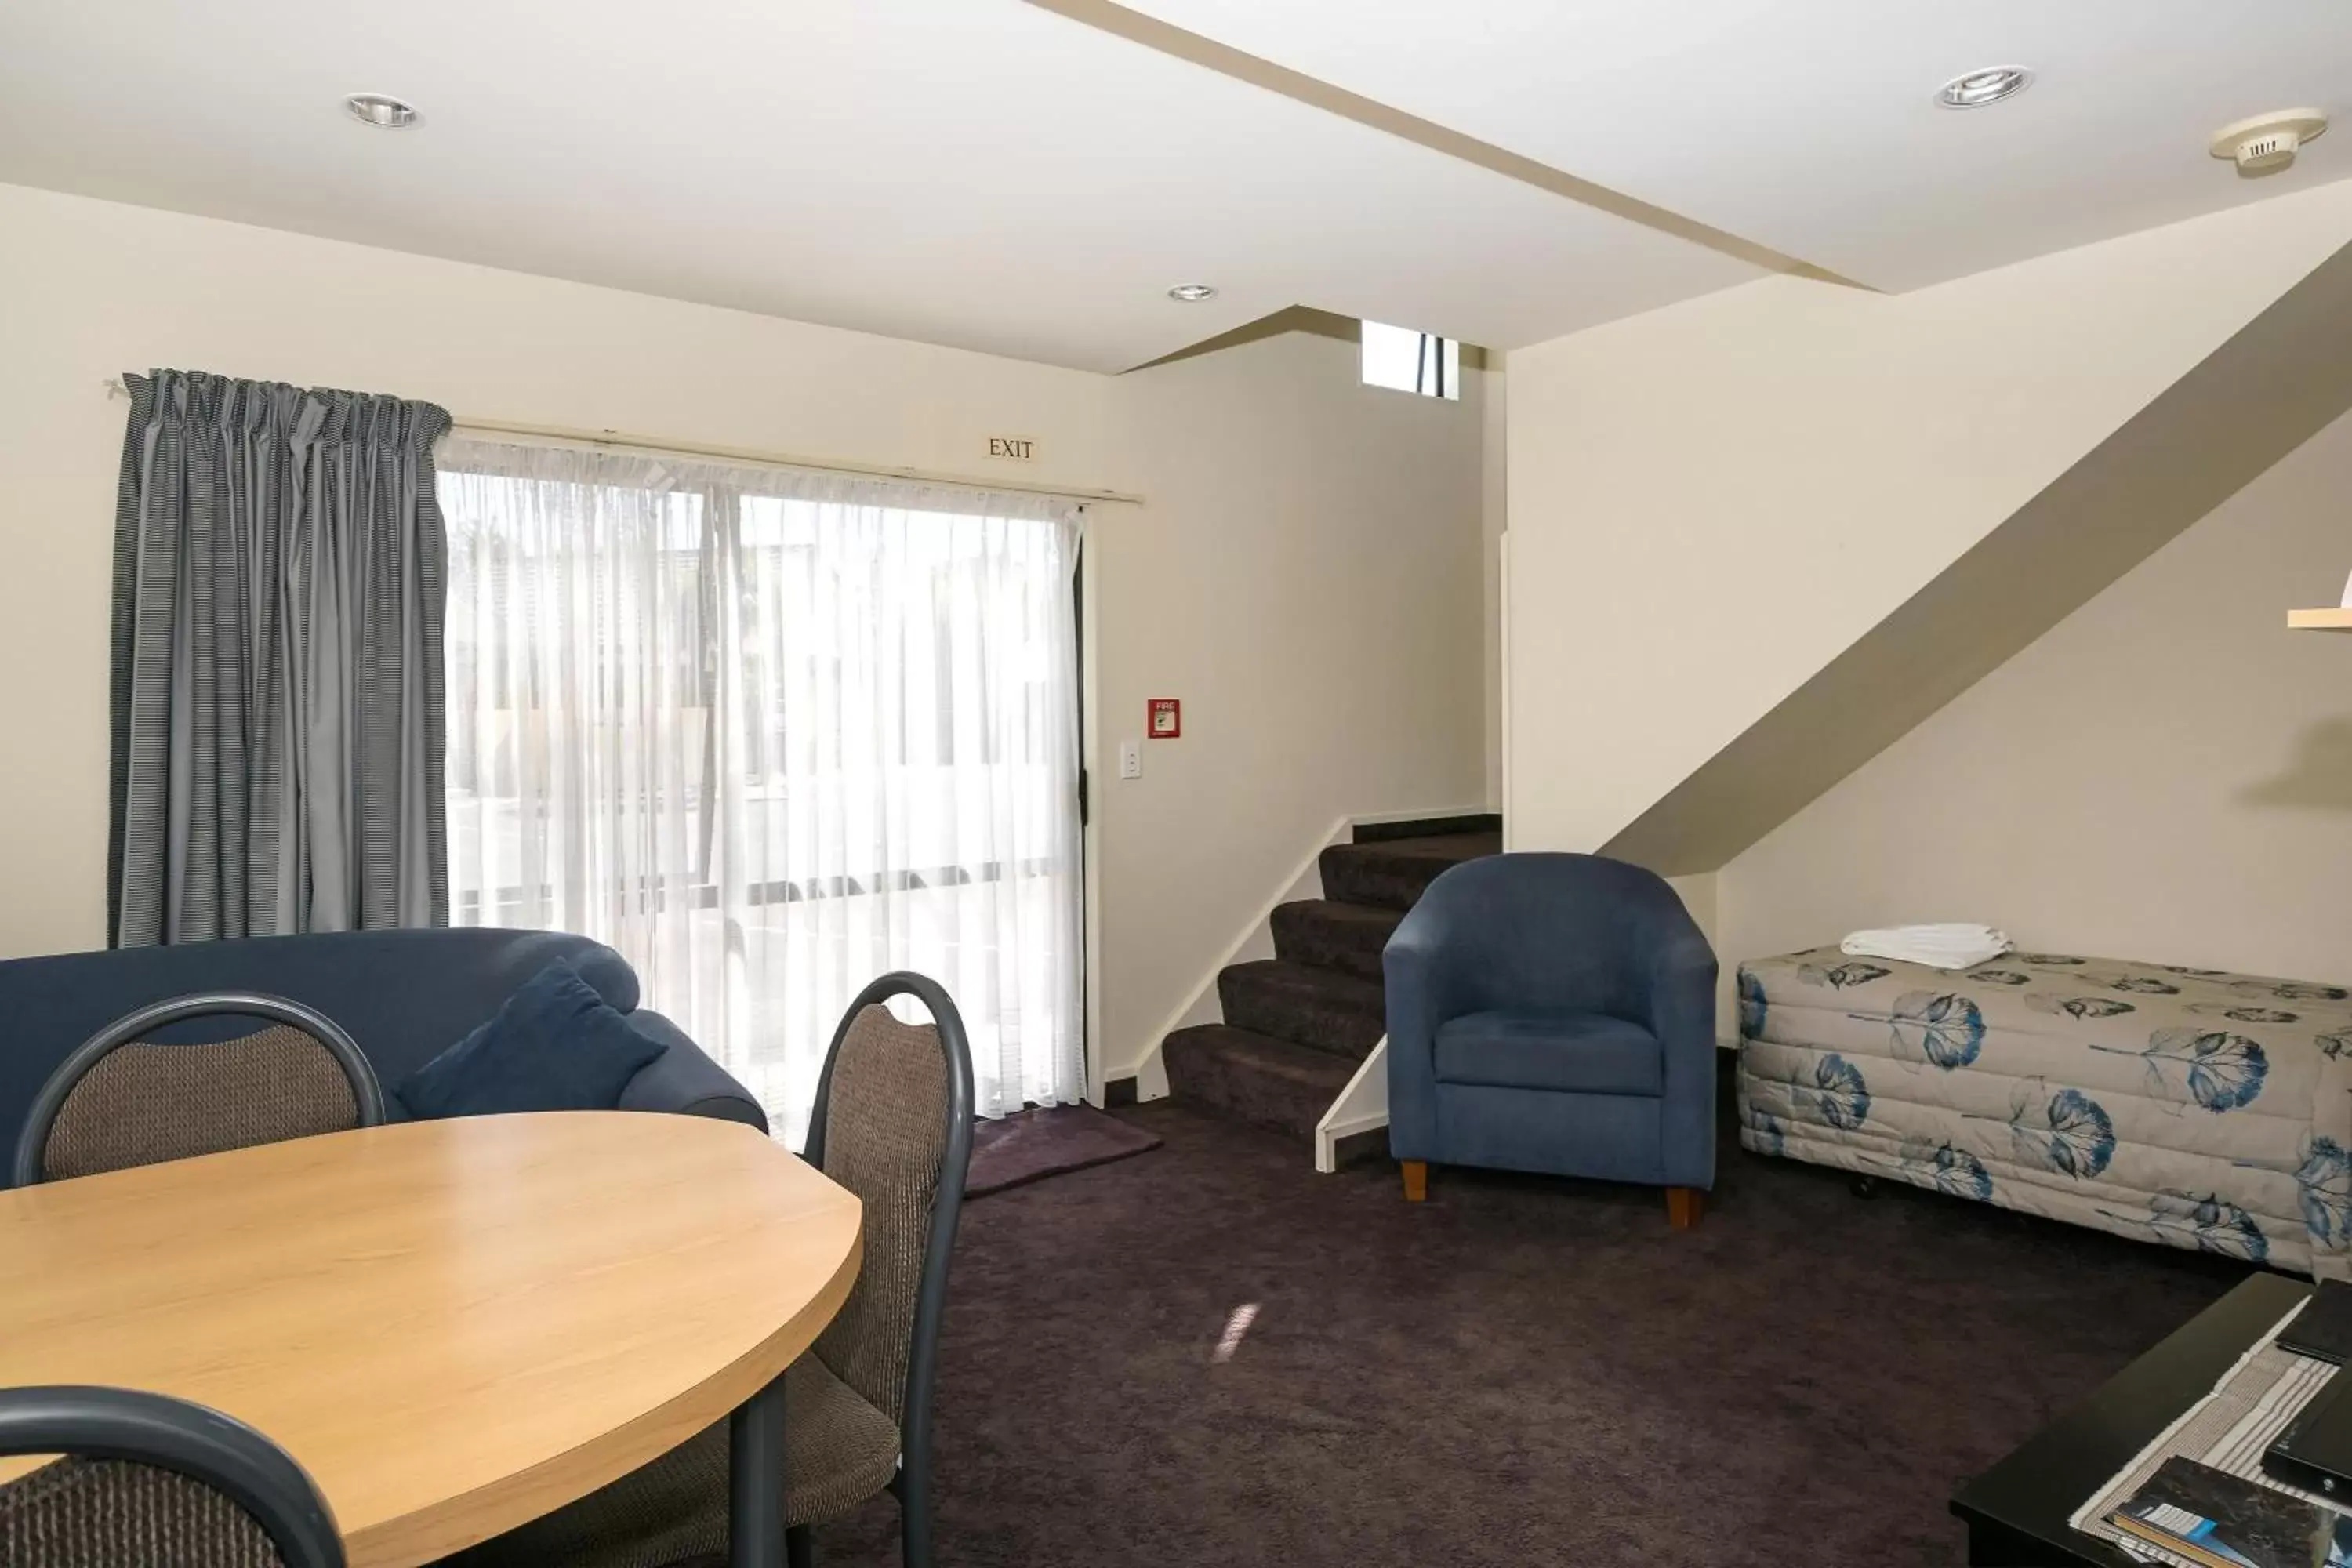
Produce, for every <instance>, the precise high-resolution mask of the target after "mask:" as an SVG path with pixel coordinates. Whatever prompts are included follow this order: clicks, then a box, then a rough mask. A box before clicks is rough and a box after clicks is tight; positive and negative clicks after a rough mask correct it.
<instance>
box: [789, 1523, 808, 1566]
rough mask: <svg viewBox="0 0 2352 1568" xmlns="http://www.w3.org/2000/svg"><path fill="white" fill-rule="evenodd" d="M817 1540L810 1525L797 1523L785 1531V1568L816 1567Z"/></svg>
mask: <svg viewBox="0 0 2352 1568" xmlns="http://www.w3.org/2000/svg"><path fill="white" fill-rule="evenodd" d="M815 1564H816V1542H815V1540H814V1538H813V1537H812V1536H811V1535H810V1534H809V1527H808V1526H807V1525H805V1524H796V1525H794V1526H793V1527H792V1528H791V1529H790V1530H787V1531H784V1568H815Z"/></svg>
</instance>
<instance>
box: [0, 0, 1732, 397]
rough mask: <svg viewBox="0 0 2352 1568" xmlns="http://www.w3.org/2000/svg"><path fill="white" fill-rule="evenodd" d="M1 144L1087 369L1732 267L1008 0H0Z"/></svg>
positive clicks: (1581, 301) (292, 216) (221, 194)
mask: <svg viewBox="0 0 2352 1568" xmlns="http://www.w3.org/2000/svg"><path fill="white" fill-rule="evenodd" d="M357 90H376V91H383V92H390V93H394V94H396V95H399V96H401V97H404V98H406V99H409V100H412V101H413V102H415V104H416V105H417V107H418V108H419V110H421V111H422V114H423V116H424V119H423V121H422V122H421V123H420V124H419V125H418V126H417V127H416V128H415V129H414V130H412V131H405V132H380V131H373V130H370V129H368V128H366V127H364V126H361V125H358V124H356V123H354V122H352V121H349V120H348V119H346V118H345V117H344V116H343V114H342V110H341V98H342V95H343V94H345V93H348V92H352V91H357ZM0 180H8V181H13V182H16V183H19V184H35V185H45V186H52V187H57V188H60V189H66V190H72V191H80V192H87V193H89V194H93V195H101V196H108V197H113V198H118V199H121V200H125V201H131V202H139V203H144V204H148V205H158V206H165V207H173V208H179V209H183V210H186V211H192V212H200V213H206V214H212V215H215V216H223V217H229V218H235V219H239V220H242V221H245V222H249V223H256V224H263V225H268V226H274V227H279V228H289V229H296V230H301V231H305V232H309V233H313V234H320V235H327V236H331V237H339V238H344V239H353V240H360V241H364V242H366V243H369V244H374V245H383V246H389V247H394V248H399V249H404V250H413V251H421V252H425V253H429V254H433V255H437V256H447V257H454V258H460V259H465V260H470V261H478V262H485V263H489V264H492V265H496V266H500V267H509V268H520V269H522V270H525V271H530V272H539V273H546V274H551V275H554V276H558V277H566V278H574V279H583V280H586V281H590V282H596V283H607V284H614V285H618V286H621V287H625V288H630V289H643V290H646V291H648V292H653V293H658V294H667V295H674V296H677V297H681V298H686V299H692V300H706V301H711V302H715V303H722V304H728V305H734V306H740V307H743V308H745V309H750V310H763V311H768V312H772V313H774V314H778V315H785V316H792V317H796V318H800V319H803V320H809V321H826V322H832V323H835V324H838V325H844V326H852V327H858V328H863V329H867V330H871V331H880V332H887V333H891V334H894V335H898V336H903V337H912V338H919V339H925V340H929V341H933V342H950V343H958V344H962V345H966V346H970V347H973V348H981V349H987V350H991V351H993V352H997V353H1009V354H1015V355H1020V356H1023V357H1026V358H1033V359H1040V360H1047V361H1052V362H1056V363H1065V364H1072V365H1080V366H1088V367H1093V368H1098V369H1105V370H1118V369H1124V368H1126V367H1128V366H1130V365H1134V364H1137V363H1142V362H1144V361H1147V360H1150V359H1153V358H1156V357H1158V356H1160V355H1161V354H1164V353H1170V352H1171V351H1173V350H1175V349H1179V348H1181V347H1183V346H1185V345H1187V344H1190V343H1192V342H1198V341H1200V340H1201V339H1203V338H1207V337H1211V336H1213V335H1215V334H1217V333H1220V332H1223V331H1226V330H1228V329H1230V328H1233V327H1235V326H1238V325H1241V324H1243V323H1244V322H1247V321H1252V320H1254V319H1255V318H1257V317H1259V316H1263V315H1266V314H1269V313H1271V312H1273V311H1276V310H1282V309H1284V308H1286V307H1287V306H1290V305H1293V304H1298V303H1307V304H1312V305H1316V306H1318V307H1321V308H1323V309H1326V310H1335V311H1339V312H1343V313H1346V314H1349V315H1369V316H1371V317H1374V318H1375V319H1381V320H1388V319H1395V320H1399V321H1404V322H1409V323H1411V324H1412V325H1414V326H1417V327H1422V328H1424V329H1427V330H1432V331H1444V332H1445V333H1447V334H1449V335H1452V336H1456V337H1461V338H1465V339H1467V340H1468V341H1470V342H1480V343H1492V344H1497V345H1499V344H1505V343H1511V342H1528V341H1531V340H1536V339H1540V338H1544V337H1548V336H1553V335H1557V334H1558V333H1559V332H1563V331H1571V330H1573V329H1575V328H1577V327H1580V326H1583V325H1586V324H1589V323H1591V322H1593V321H1604V320H1607V319H1609V318H1611V317H1612V316H1617V315H1622V314H1624V313H1626V312H1629V311H1633V310H1644V309H1648V308H1650V307H1652V306H1654V305H1658V304H1662V303H1665V302H1667V301H1670V300H1675V299H1679V298H1682V297H1685V296H1686V295H1689V294H1692V293H1695V292H1698V291H1702V290H1705V289H1711V288H1717V287H1720V286H1722V285H1723V284H1725V283H1727V282H1731V281H1736V280H1738V279H1741V278H1744V277H1748V276H1752V275H1753V274H1752V273H1751V272H1750V270H1749V269H1748V268H1745V267H1744V266H1742V265H1740V264H1738V263H1735V262H1731V261H1727V260H1726V259H1725V258H1720V257H1717V256H1714V255H1711V254H1708V253H1706V252H1704V251H1699V250H1696V249H1693V248H1691V247H1688V246H1685V245H1683V244H1681V243H1679V242H1677V241H1675V240H1672V239H1668V238H1665V237H1661V236H1658V235H1655V234H1653V233H1650V232H1649V231H1647V230H1644V229H1642V228H1639V227H1636V226H1632V225H1629V224H1626V223H1624V222H1622V221H1621V220H1619V219H1616V218H1612V217H1609V216H1604V215H1602V214H1600V213H1597V212H1594V211H1592V210H1591V209H1589V208H1585V207H1582V206H1580V205H1577V204H1575V203H1572V202H1568V201H1563V200H1561V199H1560V198H1559V197H1558V196H1556V195H1549V194H1548V193H1546V192H1542V191H1539V190H1537V189H1535V188H1533V187H1531V186H1528V185H1525V184H1520V183H1518V182H1517V181H1513V180H1510V179H1507V178H1505V177H1503V176H1501V175H1498V174H1492V173H1489V172H1488V171H1486V170H1484V169H1481V168H1477V167H1475V166H1472V165H1470V164H1467V163H1462V162H1460V161H1458V160H1455V159H1451V158H1447V157H1444V156H1443V155H1441V154H1438V153H1432V152H1429V151H1427V150H1425V149H1423V148H1421V147H1417V146H1413V145H1412V144H1410V143H1407V142H1401V141H1398V140H1396V139H1394V138H1392V137H1389V136H1386V135H1383V134H1381V133H1380V132H1374V131H1370V130H1367V129H1365V128H1363V127H1361V126H1359V125H1355V124H1352V123H1350V122H1349V121H1344V120H1339V119H1337V118H1334V117H1332V116H1330V115H1328V114H1325V113H1322V112H1320V111H1318V110H1313V109H1309V108H1307V107H1305V106H1304V105H1301V104H1297V103H1294V102H1292V101H1290V100H1286V99H1284V98H1280V97H1277V96H1276V95H1274V94H1271V93H1266V92H1264V91H1261V90H1259V89H1255V88H1251V87H1247V86H1244V85H1243V84H1241V83H1238V82H1234V81H1232V80H1228V79H1225V78H1223V77H1221V76H1218V75H1216V74H1214V73H1213V72H1209V71H1204V70H1202V69H1200V68H1197V67H1194V66H1191V65H1187V64H1185V63H1183V62H1181V61H1179V60H1174V59H1171V58H1168V57H1166V56H1163V55H1160V54H1157V53H1155V52H1153V51H1151V50H1150V49H1146V48H1142V47H1138V46H1136V45H1134V44H1131V43H1129V42H1126V41H1125V40H1123V39H1119V38H1116V37H1110V36H1108V35H1107V34H1104V33H1101V32H1097V31H1096V30H1094V29H1092V28H1089V27H1086V26H1080V25H1078V24H1076V23H1074V22H1071V21H1068V20H1066V19H1064V18H1063V17H1060V16H1053V15H1051V14H1049V13H1046V12H1044V11H1041V10H1037V9H1034V8H1033V7H1031V6H1029V5H1023V4H1021V3H1020V0H667V3H666V4H660V5H646V4H644V3H643V0H563V3H562V4H557V3H555V0H530V3H519V0H404V3H403V4H401V5H397V6H392V7H385V6H366V5H318V4H316V3H315V0H236V3H235V4H225V5H187V4H184V3H183V0H119V3H112V4H104V5H5V6H0ZM1195 280H1203V281H1207V282H1212V283H1214V284H1217V285H1219V286H1220V287H1221V289H1223V293H1222V294H1221V295H1220V296H1219V298H1218V299H1217V300H1214V301H1213V302H1211V303H1209V304H1207V305H1193V306H1184V305H1179V304H1176V303H1174V302H1172V301H1171V300H1169V299H1168V297H1167V292H1166V291H1167V289H1168V288H1169V286H1170V285H1171V284H1175V283H1184V282H1192V281H1195Z"/></svg>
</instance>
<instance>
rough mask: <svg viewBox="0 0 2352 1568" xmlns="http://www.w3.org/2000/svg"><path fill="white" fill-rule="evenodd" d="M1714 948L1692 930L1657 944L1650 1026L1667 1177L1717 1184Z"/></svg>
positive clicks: (1687, 1183) (1678, 1182)
mask: <svg viewBox="0 0 2352 1568" xmlns="http://www.w3.org/2000/svg"><path fill="white" fill-rule="evenodd" d="M1715 979H1716V960H1715V950H1714V949H1712V948H1710V947H1709V946H1707V944H1706V938H1705V937H1703V936H1701V935H1700V934H1699V932H1698V931H1696V930H1695V929H1694V930H1692V931H1687V932H1685V933H1683V934H1682V935H1680V936H1678V937H1676V938H1675V939H1673V940H1670V941H1668V942H1664V944H1662V945H1661V946H1660V948H1659V949H1658V951H1657V952H1656V953H1655V955H1654V957H1653V959H1652V961H1651V965H1650V1027H1651V1030H1652V1032H1653V1033H1654V1034H1655V1035H1656V1036H1657V1037H1658V1047H1659V1050H1660V1052H1661V1054H1662V1055H1663V1056H1664V1058H1665V1059H1664V1067H1665V1095H1664V1105H1663V1106H1662V1107H1661V1113H1662V1126H1661V1129H1660V1131H1661V1136H1662V1142H1663V1145H1664V1147H1663V1150H1662V1153H1663V1157H1664V1167H1665V1177H1664V1179H1665V1183H1666V1184H1667V1185H1669V1186H1676V1187H1711V1186H1713V1185H1714V1184H1715V1139H1716V1130H1715V1117H1716V1104H1715V1096H1716V1068H1717V1060H1716V1057H1717V1049H1716V1039H1715Z"/></svg>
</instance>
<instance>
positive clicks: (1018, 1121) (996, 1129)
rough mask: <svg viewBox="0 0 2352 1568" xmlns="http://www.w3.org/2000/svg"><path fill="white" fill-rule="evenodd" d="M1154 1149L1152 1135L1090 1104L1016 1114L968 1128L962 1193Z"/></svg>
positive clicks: (992, 1188)
mask: <svg viewBox="0 0 2352 1568" xmlns="http://www.w3.org/2000/svg"><path fill="white" fill-rule="evenodd" d="M1159 1147H1160V1138H1159V1135H1158V1134H1156V1133H1151V1132H1147V1131H1144V1130H1143V1129H1142V1128H1140V1127H1137V1126H1133V1125H1131V1124H1129V1123H1128V1122H1125V1121H1119V1120H1118V1118H1117V1117H1113V1116H1106V1115H1104V1114H1103V1113H1102V1112H1101V1111H1099V1110H1096V1109H1095V1108H1094V1107H1093V1106H1091V1105H1055V1106H1047V1107H1044V1108H1041V1109H1039V1110H1023V1111H1016V1112H1015V1113H1013V1115H1011V1116H1000V1117H998V1118H997V1119H996V1120H994V1121H982V1122H980V1123H978V1124H977V1125H975V1126H974V1127H973V1128H972V1130H971V1173H970V1174H969V1175H967V1176H966V1177H965V1178H964V1188H963V1190H964V1195H965V1196H966V1197H974V1198H976V1197H982V1196H985V1195H986V1194H990V1193H1001V1192H1003V1190H1004V1189H1005V1188H1007V1187H1018V1186H1024V1185H1026V1184H1028V1183H1031V1182H1042V1181H1044V1180H1045V1178H1046V1177H1048V1176H1058V1175H1060V1174H1061V1173H1063V1172H1065V1171H1083V1170H1085V1169H1087V1167H1088V1166H1090V1165H1108V1164H1109V1163H1111V1162H1112V1161H1113V1160H1124V1159H1126V1158H1127V1157H1128V1156H1129V1155H1130V1154H1144V1153H1149V1152H1150V1151H1152V1150H1154V1149H1157V1148H1159Z"/></svg>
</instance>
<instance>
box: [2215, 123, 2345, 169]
mask: <svg viewBox="0 0 2352 1568" xmlns="http://www.w3.org/2000/svg"><path fill="white" fill-rule="evenodd" d="M2326 129H2327V116H2326V114H2324V113H2322V112H2321V111H2320V110H2316V109H2281V110H2273V112H2271V113H2269V114H2257V115H2255V116H2254V117H2253V118H2252V120H2241V121H2237V122H2236V123H2235V124H2231V125H2224V126H2223V127H2221V130H2219V131H2216V132H2213V142H2212V152H2213V156H2215V157H2216V158H2230V159H2233V160H2235V161H2236V163H2237V165H2238V173H2239V174H2242V175H2244V176H2245V177H2246V178H2248V179H2250V180H2251V179H2259V178H2260V177H2261V176H2263V175H2264V174H2277V173H2278V172H2279V171H2280V170H2281V169H2284V168H2285V167H2286V166H2287V165H2288V164H2290V163H2294V155H2295V154H2296V153H2300V152H2301V151H2303V144H2304V143H2305V142H2308V141H2310V140H2311V139H2312V138H2313V137H2315V136H2317V135H2318V134H2319V133H2320V132H2323V131H2325V130H2326Z"/></svg>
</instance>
